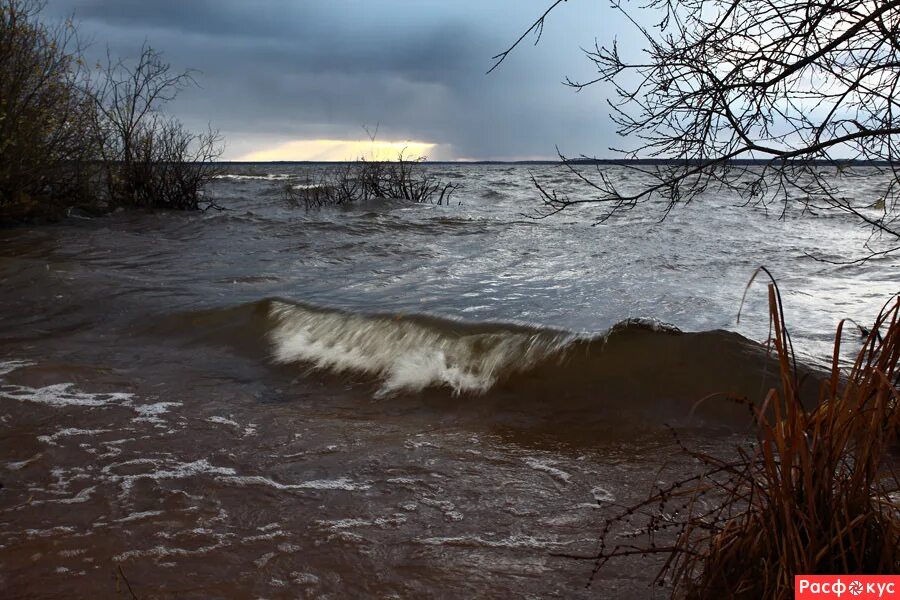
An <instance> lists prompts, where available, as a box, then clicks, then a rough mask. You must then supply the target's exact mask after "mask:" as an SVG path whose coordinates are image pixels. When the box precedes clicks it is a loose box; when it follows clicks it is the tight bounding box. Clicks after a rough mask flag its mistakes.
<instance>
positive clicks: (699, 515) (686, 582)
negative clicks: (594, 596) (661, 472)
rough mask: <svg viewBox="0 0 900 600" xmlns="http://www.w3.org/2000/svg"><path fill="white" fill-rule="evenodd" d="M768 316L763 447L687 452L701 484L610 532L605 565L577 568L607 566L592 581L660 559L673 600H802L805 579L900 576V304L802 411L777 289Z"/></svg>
mask: <svg viewBox="0 0 900 600" xmlns="http://www.w3.org/2000/svg"><path fill="white" fill-rule="evenodd" d="M769 312H770V319H771V327H772V332H773V336H772V339H771V344H772V345H774V351H775V352H774V353H775V358H776V359H777V362H778V366H779V369H780V374H781V389H780V390H776V389H774V388H773V389H772V390H770V391H769V392H768V394H767V395H766V396H765V397H764V398H762V399H761V402H758V403H756V402H747V404H748V405H749V407H750V408H751V410H752V413H753V415H754V422H755V427H756V437H757V439H756V441H755V443H752V444H749V445H748V446H746V447H738V448H737V451H736V453H735V455H734V456H732V457H727V458H723V457H718V456H712V455H709V454H707V453H704V452H697V451H694V450H691V449H689V448H687V447H685V445H684V444H682V443H681V442H680V441H679V442H678V443H679V446H680V447H681V450H682V451H683V452H684V453H685V454H686V455H687V456H689V457H691V458H693V459H695V460H696V461H697V462H698V463H699V464H701V465H703V468H702V471H701V472H700V473H699V474H698V475H696V476H693V477H690V478H687V479H682V480H678V481H675V482H673V483H670V484H668V485H659V486H657V487H656V488H655V489H654V490H653V491H652V492H651V493H650V494H649V495H648V496H647V497H646V499H645V500H643V501H642V502H639V503H637V504H634V505H631V506H625V507H621V508H620V509H619V510H618V512H617V513H616V514H615V515H613V516H612V517H610V518H609V519H607V520H606V521H605V522H604V525H603V527H602V530H601V532H600V546H599V551H598V552H597V553H596V554H595V555H593V556H578V557H577V558H581V559H590V560H593V561H595V568H594V571H593V573H592V576H591V580H593V578H594V576H596V574H597V573H598V572H599V571H600V570H601V569H604V568H610V567H611V566H612V565H613V564H615V562H616V561H617V560H619V559H623V558H625V557H634V556H639V557H644V558H650V557H654V556H656V557H660V558H661V559H662V561H663V562H662V566H661V568H660V570H659V572H658V573H657V575H656V579H655V583H656V584H658V585H660V586H668V587H669V588H670V589H671V595H672V597H685V596H686V597H691V598H754V599H755V598H792V597H793V578H794V575H798V574H833V573H840V574H893V573H897V572H900V506H898V493H900V482H898V477H897V473H896V472H895V471H894V467H895V463H896V461H895V458H896V457H894V456H892V454H891V452H892V446H893V445H894V444H895V443H896V440H897V434H898V432H900V411H898V401H900V392H898V388H897V384H898V377H900V372H898V368H897V362H898V358H900V319H898V316H900V299H894V300H892V301H891V302H890V303H889V304H888V305H885V307H884V308H883V310H882V312H881V313H880V314H879V316H878V318H877V319H876V321H875V324H874V326H873V327H872V329H871V330H869V332H868V337H867V339H866V341H865V344H864V345H863V347H862V349H861V350H860V351H859V354H858V356H857V358H856V360H855V363H854V364H853V365H852V367H851V368H850V369H849V371H845V370H844V369H842V368H841V367H840V364H839V351H840V345H841V332H842V328H843V322H842V323H841V324H840V325H839V326H838V330H837V336H836V340H835V344H834V358H833V364H832V369H831V373H830V377H829V378H828V379H827V381H825V382H823V384H822V389H821V392H820V398H819V402H818V404H817V405H816V406H811V407H806V406H803V404H802V403H801V401H800V397H799V393H798V390H799V387H800V382H799V380H798V376H797V369H796V366H795V363H794V355H793V349H792V347H791V342H790V336H789V334H788V331H787V328H786V327H785V324H784V314H783V310H782V304H781V299H780V295H779V292H778V288H777V286H776V285H775V284H774V282H773V283H772V284H770V285H769ZM879 332H880V333H879ZM742 402H746V401H744V400H742ZM676 440H677V436H676ZM894 448H895V446H894Z"/></svg>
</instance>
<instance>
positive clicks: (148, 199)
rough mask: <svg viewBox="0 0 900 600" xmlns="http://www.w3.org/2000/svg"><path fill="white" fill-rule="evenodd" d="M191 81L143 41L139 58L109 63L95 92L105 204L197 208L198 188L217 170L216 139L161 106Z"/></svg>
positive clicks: (218, 141) (218, 147)
mask: <svg viewBox="0 0 900 600" xmlns="http://www.w3.org/2000/svg"><path fill="white" fill-rule="evenodd" d="M192 82H193V77H192V74H191V72H189V71H185V72H181V73H173V71H172V68H171V65H170V64H169V63H167V62H165V61H164V60H163V57H162V54H161V53H159V52H157V51H156V50H154V49H153V48H152V47H150V46H148V45H146V44H145V45H144V47H143V48H142V50H141V55H140V57H139V58H138V60H137V61H136V62H135V63H133V64H129V63H127V62H125V61H121V60H119V61H114V60H113V59H112V58H111V57H109V56H107V62H106V64H105V65H103V66H101V68H100V70H99V78H98V80H97V83H96V86H95V88H94V90H93V96H94V102H95V105H96V107H97V116H98V118H97V120H96V122H95V129H94V131H95V135H96V137H97V140H98V146H99V148H100V149H101V153H102V158H103V165H104V168H105V171H106V187H107V192H108V198H109V201H110V203H111V204H114V205H118V206H135V207H146V208H170V209H185V210H195V209H198V208H200V203H201V199H202V189H203V187H204V186H205V185H206V184H207V183H209V181H211V180H212V179H213V178H214V177H215V175H217V174H218V173H219V171H220V169H219V168H217V167H216V166H215V165H214V164H213V161H215V160H216V159H217V158H218V157H219V156H220V155H221V153H222V145H221V137H220V136H219V134H218V132H216V131H213V130H211V129H210V130H209V131H207V132H205V133H202V134H195V133H192V132H189V131H187V130H186V129H185V128H184V126H183V125H182V124H181V123H180V122H179V121H178V120H177V119H174V118H171V117H167V116H165V115H163V114H162V112H161V109H162V108H163V107H164V106H165V104H167V103H168V102H170V101H172V100H173V99H174V98H175V96H176V95H177V93H178V92H179V91H180V90H182V89H183V88H184V87H185V86H187V85H189V84H191V83H192Z"/></svg>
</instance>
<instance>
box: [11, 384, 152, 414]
mask: <svg viewBox="0 0 900 600" xmlns="http://www.w3.org/2000/svg"><path fill="white" fill-rule="evenodd" d="M133 397H134V394H130V393H127V392H97V393H91V392H83V391H80V390H77V389H75V384H72V383H55V384H52V385H46V386H43V387H37V388H33V387H28V386H24V385H8V384H6V385H2V386H0V398H5V399H9V400H17V401H19V402H33V403H35V404H44V405H46V406H55V407H57V408H63V407H70V406H84V407H90V408H96V407H100V406H110V405H118V406H123V405H124V406H130V405H131V400H132V398H133Z"/></svg>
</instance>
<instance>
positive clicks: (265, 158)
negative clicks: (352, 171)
mask: <svg viewBox="0 0 900 600" xmlns="http://www.w3.org/2000/svg"><path fill="white" fill-rule="evenodd" d="M437 147H438V145H437V144H431V143H427V142H387V141H385V142H381V141H375V142H370V141H365V142H362V141H353V140H294V141H291V142H287V143H284V144H281V145H278V146H275V147H272V148H267V149H264V150H257V151H254V152H249V153H248V154H245V155H243V156H241V157H240V158H239V159H238V160H241V161H247V162H276V161H350V160H357V159H359V158H365V159H366V160H396V159H397V157H398V156H400V154H401V153H402V154H403V157H404V158H406V159H417V158H422V157H427V158H435V157H433V156H431V153H432V151H433V150H434V149H435V148H437Z"/></svg>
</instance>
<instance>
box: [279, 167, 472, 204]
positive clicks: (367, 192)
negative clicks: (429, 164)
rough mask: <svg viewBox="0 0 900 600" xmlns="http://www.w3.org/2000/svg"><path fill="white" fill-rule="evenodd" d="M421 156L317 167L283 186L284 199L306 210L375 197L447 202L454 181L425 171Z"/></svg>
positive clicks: (454, 186)
mask: <svg viewBox="0 0 900 600" xmlns="http://www.w3.org/2000/svg"><path fill="white" fill-rule="evenodd" d="M423 162H424V159H415V160H411V159H408V158H406V157H404V156H403V154H402V153H401V154H400V155H399V156H398V157H397V160H396V161H382V160H365V159H359V160H357V161H355V162H350V163H345V164H342V165H340V166H336V167H333V168H329V169H325V170H323V171H321V172H320V173H319V174H318V176H317V177H316V178H312V177H308V178H307V180H306V182H305V183H300V184H297V183H292V184H289V185H287V186H286V187H285V189H284V199H285V202H286V203H287V204H288V205H289V206H292V207H298V208H300V207H302V208H305V209H306V210H310V209H314V208H323V207H326V206H342V205H347V204H352V203H355V202H365V201H367V200H373V199H377V198H391V199H396V200H406V201H409V202H413V203H416V204H438V205H444V204H449V203H450V197H451V196H452V195H453V192H454V191H455V190H456V189H457V187H458V186H457V185H456V184H454V183H452V182H446V181H443V180H442V179H440V178H439V177H437V176H436V175H434V174H431V173H429V172H428V171H427V170H426V169H425V168H424V165H423V164H422V163H423Z"/></svg>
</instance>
